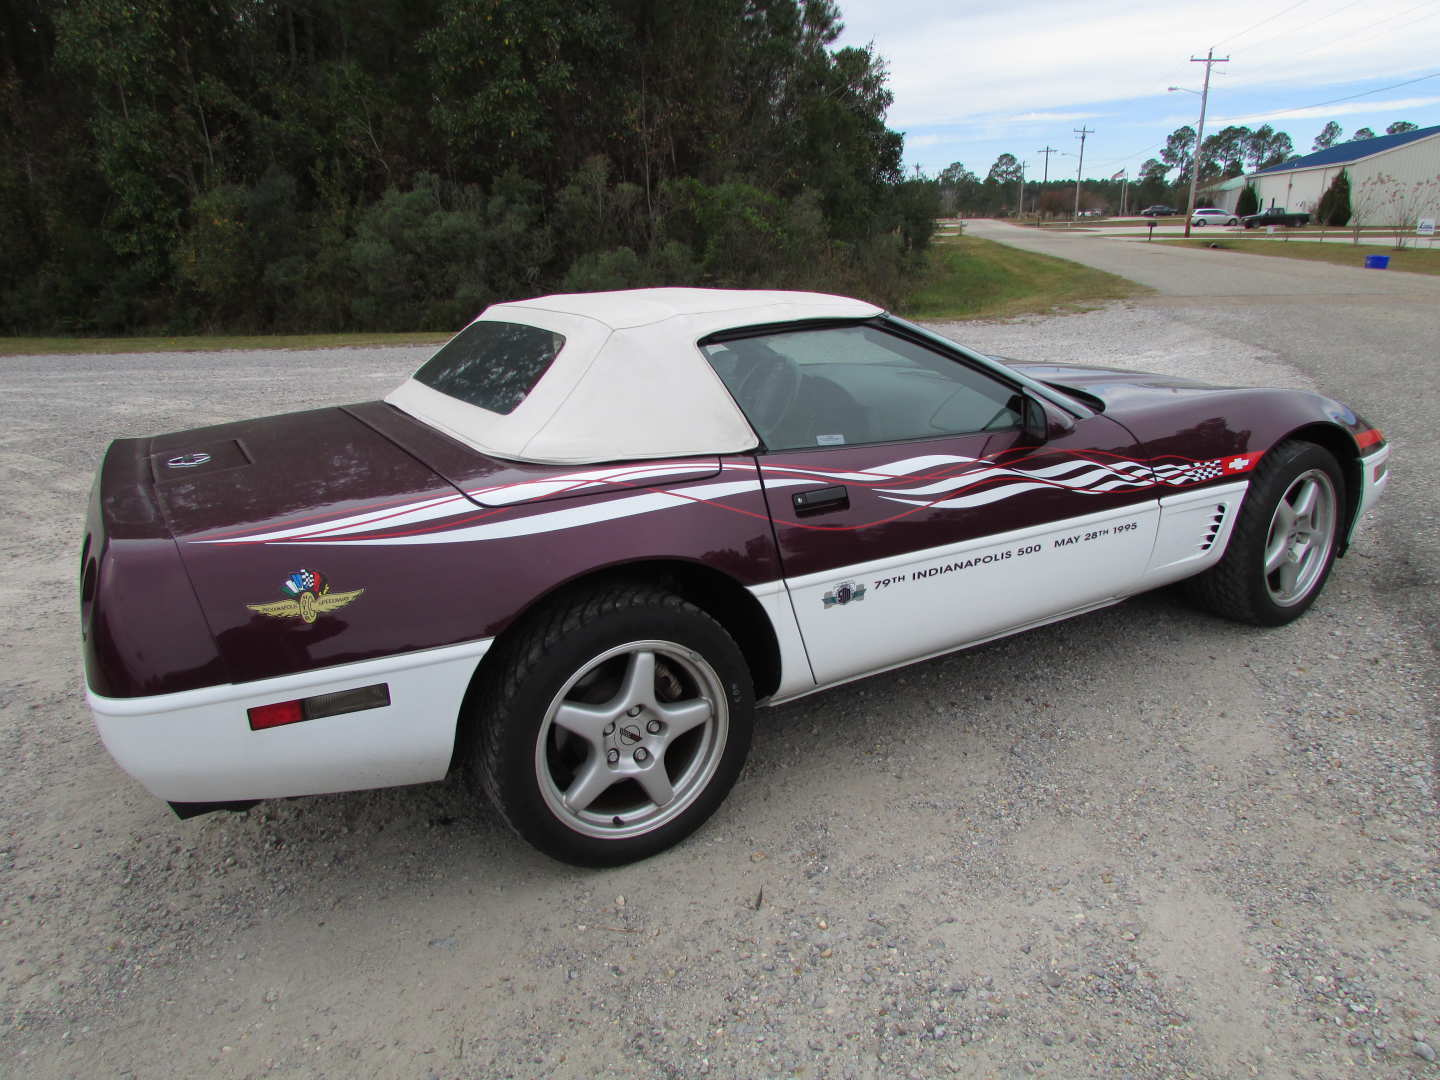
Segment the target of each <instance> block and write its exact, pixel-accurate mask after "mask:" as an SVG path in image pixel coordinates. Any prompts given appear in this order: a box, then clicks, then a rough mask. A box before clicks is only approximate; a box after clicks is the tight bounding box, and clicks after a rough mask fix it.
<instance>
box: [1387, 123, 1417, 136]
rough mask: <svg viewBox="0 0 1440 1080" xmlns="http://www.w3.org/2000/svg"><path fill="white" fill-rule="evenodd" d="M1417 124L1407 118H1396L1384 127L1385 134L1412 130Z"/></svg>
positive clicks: (1397, 133) (1396, 133)
mask: <svg viewBox="0 0 1440 1080" xmlns="http://www.w3.org/2000/svg"><path fill="white" fill-rule="evenodd" d="M1418 126H1419V125H1418V124H1412V123H1410V121H1409V120H1397V121H1395V123H1393V124H1391V125H1390V126H1389V127H1387V128H1386V129H1385V134H1386V135H1399V134H1400V133H1401V132H1402V131H1414V130H1415V129H1416V128H1417V127H1418Z"/></svg>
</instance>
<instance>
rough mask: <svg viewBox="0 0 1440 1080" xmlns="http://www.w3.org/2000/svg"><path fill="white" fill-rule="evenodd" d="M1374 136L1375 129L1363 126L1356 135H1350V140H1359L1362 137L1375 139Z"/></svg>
mask: <svg viewBox="0 0 1440 1080" xmlns="http://www.w3.org/2000/svg"><path fill="white" fill-rule="evenodd" d="M1373 138H1375V132H1374V131H1373V130H1371V129H1370V128H1368V127H1363V128H1361V129H1360V130H1359V131H1357V132H1355V134H1354V135H1351V136H1350V141H1351V142H1359V141H1360V140H1361V139H1373Z"/></svg>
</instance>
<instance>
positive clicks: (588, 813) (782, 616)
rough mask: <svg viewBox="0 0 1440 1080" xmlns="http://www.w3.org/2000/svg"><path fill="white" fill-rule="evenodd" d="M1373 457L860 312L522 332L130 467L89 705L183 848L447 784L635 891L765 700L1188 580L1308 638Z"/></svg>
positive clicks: (1375, 475) (597, 308)
mask: <svg viewBox="0 0 1440 1080" xmlns="http://www.w3.org/2000/svg"><path fill="white" fill-rule="evenodd" d="M1388 457H1389V448H1388V446H1387V445H1386V443H1385V440H1384V438H1383V437H1382V435H1381V433H1380V432H1379V431H1377V430H1376V429H1375V428H1373V427H1372V426H1370V425H1369V424H1368V423H1367V422H1366V421H1364V420H1362V419H1361V418H1360V417H1358V416H1356V415H1355V414H1354V413H1353V412H1351V411H1350V410H1349V409H1347V408H1346V407H1345V406H1344V405H1341V404H1339V403H1337V402H1335V401H1331V400H1329V399H1327V398H1324V397H1321V396H1320V395H1318V394H1313V393H1309V392H1305V391H1298V390H1297V391H1289V390H1277V389H1254V390H1244V389H1234V388H1223V387H1212V386H1206V385H1204V384H1201V383H1197V382H1191V381H1189V380H1185V379H1175V378H1168V377H1161V376H1156V375H1143V374H1137V373H1134V372H1128V371H1120V370H1112V369H1109V368H1102V367H1072V366H1067V365H1059V364H1033V363H1023V362H1019V363H1014V362H1007V363H1002V362H1001V361H999V360H996V359H994V358H992V357H989V356H985V355H982V354H980V353H977V352H974V351H973V350H970V349H966V348H964V347H962V346H960V345H957V344H955V343H954V342H952V341H950V340H948V339H945V338H942V337H938V336H936V335H935V334H933V333H931V332H929V331H927V330H925V329H923V328H921V327H918V326H915V325H913V324H911V323H908V322H906V321H904V320H903V319H898V318H896V317H894V316H893V315H889V314H887V313H885V312H883V311H882V310H880V309H879V308H876V307H874V306H872V305H871V304H868V303H864V302H862V301H859V300H849V299H844V298H841V297H834V296H824V295H819V294H813V293H783V292H729V291H718V290H717V291H710V290H701V289H655V290H642V291H635V292H621V293H608V294H607V293H595V294H588V295H579V296H549V297H542V298H539V299H535V300H527V301H520V302H515V303H506V304H497V305H495V306H494V307H491V308H489V309H488V310H487V311H485V312H484V313H483V314H482V315H481V316H480V317H479V318H478V319H476V320H475V321H474V322H473V323H471V324H470V325H469V326H468V327H466V328H465V329H464V330H463V331H461V333H460V334H459V335H458V336H456V337H455V338H454V339H453V340H451V341H450V342H449V343H448V344H447V345H445V346H444V347H443V348H441V349H440V350H439V351H438V352H437V353H436V354H435V355H434V356H433V357H431V358H430V359H429V360H427V361H426V362H425V363H424V364H423V365H422V366H421V367H420V368H419V370H417V371H416V372H415V374H414V376H413V377H412V378H410V379H409V380H408V381H406V382H405V383H404V384H403V385H401V386H400V387H398V388H397V389H396V390H395V391H393V392H392V393H391V394H390V395H389V396H388V397H387V398H386V399H385V400H384V401H370V402H365V403H362V404H357V405H347V406H343V407H339V406H337V407H334V408H326V409H320V410H315V411H309V412H301V413H292V414H289V415H284V416H272V417H268V418H265V419H258V420H249V421H244V422H240V423H230V424H222V425H219V426H215V427H206V428H200V429H196V430H192V431H181V432H175V433H172V434H167V435H158V436H155V437H153V438H141V439H121V440H118V441H116V442H114V443H113V444H111V446H110V448H109V450H108V452H107V453H106V455H105V459H104V462H103V464H102V465H101V467H100V474H99V477H98V480H97V483H96V485H95V488H94V492H93V495H92V501H91V505H90V510H89V517H88V520H87V524H86V530H85V537H84V545H83V548H82V553H81V567H82V574H81V590H80V598H81V614H82V627H83V634H84V653H85V664H86V677H87V681H88V699H89V702H90V705H91V707H92V709H93V711H94V714H95V719H96V723H97V725H98V728H99V731H100V734H101V736H102V738H103V739H104V741H105V744H106V745H107V746H108V748H109V749H110V751H111V753H112V754H113V755H114V757H115V759H116V760H117V761H118V762H119V763H120V765H121V766H123V767H124V768H125V769H126V770H128V771H129V772H130V773H132V774H133V775H134V776H135V777H137V778H138V779H139V780H140V781H141V782H142V783H143V784H144V785H145V786H146V787H147V788H149V789H150V791H152V792H153V793H154V794H155V795H157V796H159V797H160V798H162V799H165V800H168V801H169V802H170V803H171V804H172V805H173V807H174V808H175V810H176V811H177V812H178V813H179V814H180V815H181V816H182V817H183V816H189V815H191V814H195V813H199V812H203V811H206V810H214V809H219V808H229V809H234V808H242V807H244V806H246V805H248V804H250V803H252V802H253V801H255V800H259V799H268V798H278V797H283V796H293V795H305V794H315V793H322V792H334V791H345V790H350V789H358V788H373V787H382V786H387V785H397V784H410V783H417V782H421V781H429V780H438V779H440V778H441V777H443V776H445V775H446V773H447V771H448V770H449V769H450V768H451V767H452V763H453V764H454V765H455V766H458V767H463V768H465V769H466V770H467V772H468V774H469V775H470V777H471V778H472V779H473V780H474V782H475V783H476V785H477V788H478V789H479V790H481V791H483V792H484V793H485V794H486V795H487V796H488V797H489V799H490V800H491V802H492V804H493V805H494V806H495V807H496V808H497V809H498V810H499V812H500V813H501V814H502V815H503V816H504V818H505V819H506V820H507V821H508V822H509V823H510V824H511V825H512V826H513V827H514V829H515V831H516V832H518V833H519V834H520V835H521V836H523V837H524V838H525V839H526V840H528V841H530V842H531V843H533V844H534V845H535V846H536V847H538V848H540V849H541V850H543V851H545V852H547V853H549V854H550V855H552V856H554V857H556V858H558V859H562V860H566V861H570V862H574V863H579V864H588V865H610V864H617V863H623V862H626V861H629V860H633V859H637V858H642V857H645V856H648V855H651V854H654V853H655V852H658V851H660V850H662V849H664V848H666V847H668V846H669V845H671V844H674V843H676V842H677V841H679V840H681V839H682V838H684V837H685V836H687V835H688V834H689V833H690V832H692V831H693V830H694V829H695V828H697V827H698V826H699V825H700V824H701V823H702V822H703V821H704V820H705V819H706V818H707V817H708V816H709V815H710V814H711V813H712V812H713V811H714V810H715V808H716V807H717V806H718V805H719V804H720V802H721V800H722V799H724V797H725V795H726V793H727V792H728V791H729V790H730V788H731V786H732V785H733V784H734V782H735V779H736V777H737V775H738V774H739V772H740V769H741V766H742V764H743V763H744V761H745V757H746V754H747V752H748V750H749V746H750V735H751V725H752V713H753V710H754V707H755V705H756V704H761V705H774V704H778V703H781V702H786V701H792V700H794V699H795V698H798V697H801V696H802V695H805V694H810V693H814V692H815V691H817V690H821V689H824V688H826V687H831V686H835V685H837V684H840V683H844V682H847V681H849V680H852V679H856V678H860V677H862V676H865V675H868V674H871V673H873V672H878V671H884V670H886V669H889V668H893V667H896V666H898V665H902V664H906V663H910V662H911V661H914V660H918V659H922V658H925V657H930V656H934V655H937V654H939V653H943V652H946V651H949V650H952V649H958V648H963V647H965V646H968V645H973V644H976V643H979V642H983V641H988V640H990V639H992V638H995V637H998V636H1001V635H1005V634H1010V633H1015V632H1017V631H1020V630H1024V629H1026V628H1028V627H1033V626H1038V625H1041V624H1044V623H1047V622H1052V621H1054V620H1055V619H1056V618H1059V617H1063V616H1069V615H1074V614H1078V613H1081V612H1085V611H1091V610H1094V609H1096V608H1100V607H1104V606H1105V605H1108V604H1113V603H1116V602H1117V601H1119V600H1121V599H1123V598H1125V597H1127V596H1131V595H1133V594H1135V593H1138V592H1142V591H1145V590H1147V589H1153V588H1156V587H1158V586H1162V585H1167V584H1170V583H1172V582H1177V581H1182V580H1183V581H1186V582H1187V583H1188V590H1189V592H1190V594H1191V595H1192V596H1193V597H1194V598H1195V599H1196V600H1198V601H1199V602H1200V603H1201V604H1203V605H1205V606H1206V607H1208V608H1210V609H1212V610H1214V611H1216V612H1219V613H1220V614H1222V615H1226V616H1229V617H1231V618H1234V619H1238V620H1242V621H1245V622H1250V623H1255V624H1259V625H1262V626H1275V625H1279V624H1282V623H1286V622H1288V621H1290V620H1292V619H1294V618H1296V617H1297V616H1299V615H1300V614H1301V613H1303V612H1304V611H1305V610H1306V609H1307V608H1308V607H1309V606H1310V605H1311V603H1313V602H1314V600H1315V598H1316V597H1317V596H1318V595H1319V593H1320V591H1321V589H1322V587H1323V586H1324V584H1325V581H1326V578H1327V576H1328V575H1329V574H1330V571H1331V565H1332V562H1333V561H1334V559H1335V558H1336V557H1337V556H1339V555H1342V554H1343V553H1344V551H1345V548H1346V544H1347V543H1348V541H1349V538H1350V536H1351V533H1352V530H1353V529H1354V527H1355V523H1356V521H1357V520H1358V519H1359V517H1360V515H1361V514H1363V513H1364V512H1365V510H1366V509H1367V508H1368V507H1369V506H1370V505H1371V503H1372V502H1373V501H1374V500H1375V498H1376V496H1377V495H1378V494H1379V493H1380V491H1381V489H1382V488H1383V487H1384V485H1385V482H1386V468H1387V459H1388ZM837 812H838V810H837Z"/></svg>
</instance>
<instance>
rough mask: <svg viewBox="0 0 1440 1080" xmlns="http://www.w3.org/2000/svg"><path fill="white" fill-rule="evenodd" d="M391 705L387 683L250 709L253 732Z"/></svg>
mask: <svg viewBox="0 0 1440 1080" xmlns="http://www.w3.org/2000/svg"><path fill="white" fill-rule="evenodd" d="M389 704H390V686H389V684H387V683H376V684H375V685H374V686H362V687H360V688H359V689H358V690H340V691H338V692H336V693H334V694H317V695H316V696H315V697H309V698H296V699H295V700H294V701H277V702H276V703H275V704H274V705H257V706H255V708H253V709H251V710H250V730H251V731H264V730H265V729H266V728H276V727H284V726H285V725H286V724H298V723H300V722H301V721H302V720H319V719H320V718H321V717H322V716H340V715H342V714H344V713H352V712H364V711H365V710H366V709H383V708H385V706H387V705H389Z"/></svg>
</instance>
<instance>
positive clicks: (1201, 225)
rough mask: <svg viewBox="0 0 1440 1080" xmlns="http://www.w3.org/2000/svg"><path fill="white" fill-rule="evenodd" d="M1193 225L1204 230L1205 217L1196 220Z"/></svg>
mask: <svg viewBox="0 0 1440 1080" xmlns="http://www.w3.org/2000/svg"><path fill="white" fill-rule="evenodd" d="M1191 224H1193V225H1194V226H1195V228H1197V229H1203V228H1204V227H1205V219H1204V218H1203V217H1202V218H1196V219H1195V221H1193V222H1192V223H1191Z"/></svg>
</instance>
